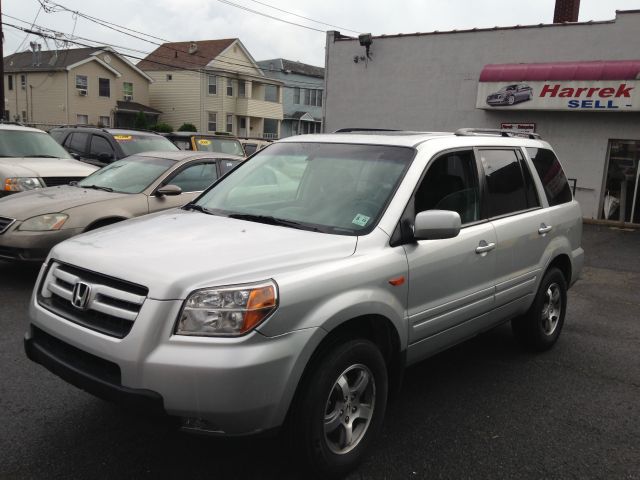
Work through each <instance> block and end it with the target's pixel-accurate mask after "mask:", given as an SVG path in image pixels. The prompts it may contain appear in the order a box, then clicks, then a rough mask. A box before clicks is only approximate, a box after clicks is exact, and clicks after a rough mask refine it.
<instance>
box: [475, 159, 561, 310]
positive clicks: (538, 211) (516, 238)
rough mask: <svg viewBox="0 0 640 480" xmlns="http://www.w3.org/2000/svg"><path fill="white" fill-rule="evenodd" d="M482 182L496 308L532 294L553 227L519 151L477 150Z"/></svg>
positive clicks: (526, 164) (527, 166) (540, 272)
mask: <svg viewBox="0 0 640 480" xmlns="http://www.w3.org/2000/svg"><path fill="white" fill-rule="evenodd" d="M476 154H477V156H478V158H479V159H480V162H481V164H482V167H483V173H484V179H485V180H484V181H485V185H484V186H485V198H486V211H485V214H486V216H488V217H489V218H490V219H491V223H492V224H493V227H494V228H495V233H496V237H497V247H496V250H495V252H494V256H495V260H496V266H495V268H496V308H499V307H501V306H505V305H507V304H510V303H512V302H518V301H520V300H524V299H526V298H527V296H528V295H532V294H534V293H535V287H536V283H537V278H538V276H539V275H541V274H542V258H543V255H544V252H545V250H546V248H547V246H548V245H549V241H550V238H551V235H550V232H551V230H552V229H553V227H552V225H551V223H550V220H549V213H548V211H547V210H546V209H544V208H542V205H541V202H540V199H539V197H538V192H537V188H536V186H535V183H534V181H533V177H532V175H531V171H530V168H529V165H528V163H527V162H526V160H525V157H524V154H523V152H522V150H521V149H520V148H500V147H491V148H479V149H477V151H476Z"/></svg>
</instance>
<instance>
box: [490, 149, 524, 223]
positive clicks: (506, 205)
mask: <svg viewBox="0 0 640 480" xmlns="http://www.w3.org/2000/svg"><path fill="white" fill-rule="evenodd" d="M479 154H480V160H481V162H482V167H483V169H484V174H485V178H486V181H487V204H488V208H489V216H490V217H498V216H501V215H507V214H510V213H514V212H519V211H522V210H526V209H527V193H526V187H525V183H524V178H523V176H522V170H521V169H520V162H519V160H518V157H517V155H516V152H515V150H510V149H505V150H480V151H479Z"/></svg>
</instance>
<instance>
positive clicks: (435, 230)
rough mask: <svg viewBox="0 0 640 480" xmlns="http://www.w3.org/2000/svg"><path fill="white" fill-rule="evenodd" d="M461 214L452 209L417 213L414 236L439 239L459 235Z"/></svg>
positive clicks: (420, 238) (419, 238) (422, 238)
mask: <svg viewBox="0 0 640 480" xmlns="http://www.w3.org/2000/svg"><path fill="white" fill-rule="evenodd" d="M460 225H461V220H460V214H459V213H458V212H454V211H452V210H426V211H424V212H420V213H418V214H417V215H416V221H415V223H414V229H413V236H414V238H415V239H416V240H439V239H444V238H453V237H457V236H458V234H459V233H460Z"/></svg>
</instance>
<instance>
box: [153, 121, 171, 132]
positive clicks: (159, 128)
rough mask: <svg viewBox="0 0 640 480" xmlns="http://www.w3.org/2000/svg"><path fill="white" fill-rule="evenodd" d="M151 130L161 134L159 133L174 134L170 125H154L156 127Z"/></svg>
mask: <svg viewBox="0 0 640 480" xmlns="http://www.w3.org/2000/svg"><path fill="white" fill-rule="evenodd" d="M149 129H150V130H153V131H154V132H159V133H171V132H173V127H172V126H171V125H169V124H168V123H158V124H157V125H154V126H152V127H150V128H149Z"/></svg>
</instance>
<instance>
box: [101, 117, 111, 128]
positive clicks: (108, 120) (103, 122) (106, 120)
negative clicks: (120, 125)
mask: <svg viewBox="0 0 640 480" xmlns="http://www.w3.org/2000/svg"><path fill="white" fill-rule="evenodd" d="M99 123H100V125H102V126H103V127H110V126H111V117H107V116H101V117H100V120H99Z"/></svg>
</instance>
